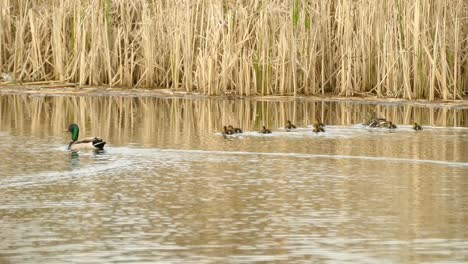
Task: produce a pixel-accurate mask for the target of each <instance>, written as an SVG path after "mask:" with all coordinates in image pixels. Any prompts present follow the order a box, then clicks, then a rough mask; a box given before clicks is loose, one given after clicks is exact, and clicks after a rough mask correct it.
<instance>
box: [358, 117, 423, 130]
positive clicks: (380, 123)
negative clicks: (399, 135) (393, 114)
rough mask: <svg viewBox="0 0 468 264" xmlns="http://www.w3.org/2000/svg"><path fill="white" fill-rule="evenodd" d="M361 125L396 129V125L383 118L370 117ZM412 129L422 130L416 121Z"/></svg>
mask: <svg viewBox="0 0 468 264" xmlns="http://www.w3.org/2000/svg"><path fill="white" fill-rule="evenodd" d="M363 125H365V126H367V127H377V128H388V129H396V128H397V126H396V125H395V124H394V123H393V122H392V121H390V120H387V119H385V118H371V119H369V120H368V121H367V122H365V123H364V124H363ZM413 129H414V130H416V131H419V130H422V127H421V126H420V125H418V123H414V124H413Z"/></svg>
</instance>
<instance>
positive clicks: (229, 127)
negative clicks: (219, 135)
mask: <svg viewBox="0 0 468 264" xmlns="http://www.w3.org/2000/svg"><path fill="white" fill-rule="evenodd" d="M228 129H229V130H232V131H234V133H236V134H240V133H243V132H242V129H240V128H238V127H236V128H234V127H233V126H231V125H229V126H228Z"/></svg>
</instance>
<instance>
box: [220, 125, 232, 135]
mask: <svg viewBox="0 0 468 264" xmlns="http://www.w3.org/2000/svg"><path fill="white" fill-rule="evenodd" d="M222 134H223V135H232V134H234V130H232V129H228V128H227V127H226V126H223V132H222Z"/></svg>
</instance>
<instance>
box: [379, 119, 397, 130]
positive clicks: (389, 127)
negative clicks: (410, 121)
mask: <svg viewBox="0 0 468 264" xmlns="http://www.w3.org/2000/svg"><path fill="white" fill-rule="evenodd" d="M382 127H386V128H388V129H395V128H397V126H396V125H395V124H393V123H392V121H387V122H385V123H383V124H382Z"/></svg>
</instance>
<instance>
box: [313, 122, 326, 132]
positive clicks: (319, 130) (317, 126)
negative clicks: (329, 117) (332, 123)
mask: <svg viewBox="0 0 468 264" xmlns="http://www.w3.org/2000/svg"><path fill="white" fill-rule="evenodd" d="M312 132H315V133H318V132H325V129H324V128H323V124H322V126H321V125H320V124H319V123H315V124H314V129H313V130H312Z"/></svg>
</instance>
